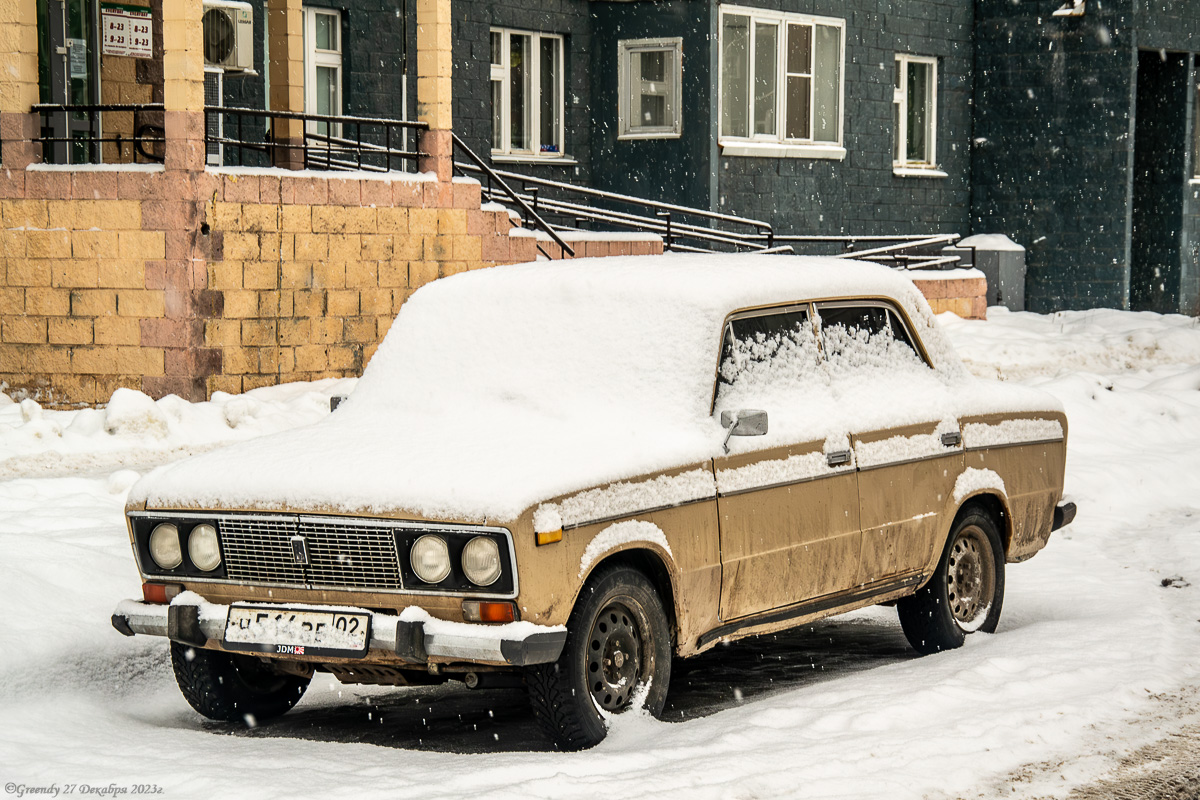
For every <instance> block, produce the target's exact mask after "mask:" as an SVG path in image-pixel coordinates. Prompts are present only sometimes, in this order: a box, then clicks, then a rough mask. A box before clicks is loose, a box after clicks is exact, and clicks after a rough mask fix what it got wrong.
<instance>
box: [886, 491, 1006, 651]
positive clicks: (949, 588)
mask: <svg viewBox="0 0 1200 800" xmlns="http://www.w3.org/2000/svg"><path fill="white" fill-rule="evenodd" d="M1003 604H1004V548H1003V546H1002V545H1001V544H1000V533H999V531H998V530H997V529H996V523H995V521H994V520H993V519H992V517H991V516H990V515H989V514H988V513H987V512H986V511H984V510H983V509H982V508H980V507H978V506H969V507H968V508H966V509H964V510H963V511H962V513H960V515H959V518H958V520H957V521H956V522H955V524H954V530H952V531H951V532H950V538H949V539H947V540H946V549H945V550H944V551H943V552H942V558H941V561H939V562H938V566H937V571H936V572H934V574H933V577H932V578H930V579H929V583H927V584H925V586H924V587H922V588H921V589H920V590H919V591H918V592H917V593H916V594H914V595H912V596H911V597H906V598H904V599H903V600H901V601H900V602H899V603H898V604H897V609H898V610H899V612H900V626H901V627H902V628H903V629H904V635H905V636H906V637H907V638H908V642H909V644H911V645H912V646H913V648H914V649H916V650H917V652H919V653H921V654H922V655H929V654H930V653H937V652H941V651H942V650H953V649H954V648H956V647H961V646H962V644H963V641H964V640H965V639H966V636H967V634H969V633H974V632H975V631H983V632H984V633H994V632H995V630H996V624H997V623H998V622H999V621H1000V609H1001V606H1002V605H1003Z"/></svg>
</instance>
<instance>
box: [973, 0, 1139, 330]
mask: <svg viewBox="0 0 1200 800" xmlns="http://www.w3.org/2000/svg"><path fill="white" fill-rule="evenodd" d="M1061 5H1062V3H1061V2H1060V1H1059V0H1025V2H1022V3H1019V4H1015V5H1014V4H1013V3H1011V2H1010V1H1009V0H978V2H977V7H976V72H975V75H976V78H975V80H976V96H975V108H976V114H975V137H976V143H977V146H976V150H975V159H974V170H973V202H972V229H973V231H975V232H996V233H1005V234H1008V235H1009V236H1010V237H1011V238H1013V239H1014V240H1016V241H1017V242H1019V243H1021V244H1023V245H1025V247H1026V264H1027V268H1028V274H1027V283H1026V294H1025V296H1026V302H1027V304H1028V307H1029V308H1030V309H1031V310H1036V311H1048V310H1053V309H1058V308H1091V307H1096V306H1115V307H1122V306H1124V305H1126V303H1127V300H1128V269H1129V224H1130V216H1129V200H1128V197H1129V190H1130V183H1129V180H1130V169H1131V162H1132V141H1131V130H1132V128H1131V126H1132V123H1133V119H1132V109H1131V105H1130V104H1131V97H1132V92H1133V88H1134V86H1133V81H1134V60H1133V59H1134V55H1133V53H1134V38H1135V37H1134V28H1133V25H1132V18H1133V15H1132V9H1131V8H1130V7H1129V0H1108V2H1105V3H1104V4H1103V6H1099V5H1095V4H1091V3H1089V8H1088V12H1087V16H1085V17H1082V18H1052V17H1051V13H1052V12H1053V11H1054V9H1056V8H1058V7H1059V6H1061Z"/></svg>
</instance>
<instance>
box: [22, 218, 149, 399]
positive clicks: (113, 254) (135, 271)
mask: <svg viewBox="0 0 1200 800" xmlns="http://www.w3.org/2000/svg"><path fill="white" fill-rule="evenodd" d="M141 224H142V220H141V203H139V202H135V201H126V200H96V201H80V202H66V201H55V200H23V199H17V200H0V254H2V257H0V382H4V383H7V384H8V386H9V387H10V389H26V390H27V391H28V392H29V393H30V394H32V395H33V396H34V397H36V398H37V399H39V400H42V401H44V402H48V403H52V404H57V403H66V404H71V403H98V402H103V401H104V400H106V399H108V397H109V396H110V395H111V394H112V393H113V391H114V390H115V389H117V388H118V387H120V386H128V387H133V388H138V389H140V388H142V386H143V378H144V377H146V376H161V375H162V374H163V371H164V353H163V350H162V349H161V348H150V347H143V346H142V344H141V338H140V334H139V326H140V322H141V320H143V319H148V318H157V317H162V316H163V315H164V313H165V297H164V294H165V293H164V292H163V291H161V290H158V291H153V290H147V289H145V288H144V287H145V266H144V265H145V262H146V260H150V259H161V258H163V249H164V234H163V233H162V232H161V231H143V230H141Z"/></svg>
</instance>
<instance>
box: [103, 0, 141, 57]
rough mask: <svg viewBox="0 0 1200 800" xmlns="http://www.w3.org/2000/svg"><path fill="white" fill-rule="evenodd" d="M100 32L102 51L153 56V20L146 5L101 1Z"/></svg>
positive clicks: (107, 54) (112, 53) (104, 52)
mask: <svg viewBox="0 0 1200 800" xmlns="http://www.w3.org/2000/svg"><path fill="white" fill-rule="evenodd" d="M100 32H101V36H100V52H101V53H103V54H104V55H106V56H131V57H133V58H152V57H153V56H154V23H153V21H152V20H151V17H150V9H149V8H146V7H145V6H127V5H119V4H117V3H103V4H101V6H100Z"/></svg>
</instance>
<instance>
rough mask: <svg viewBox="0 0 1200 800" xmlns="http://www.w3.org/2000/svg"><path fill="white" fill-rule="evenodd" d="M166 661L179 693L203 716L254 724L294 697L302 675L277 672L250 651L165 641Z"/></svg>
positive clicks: (305, 681)
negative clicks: (168, 658) (244, 653)
mask: <svg viewBox="0 0 1200 800" xmlns="http://www.w3.org/2000/svg"><path fill="white" fill-rule="evenodd" d="M171 666H172V667H173V668H174V670H175V681H176V683H178V684H179V690H180V691H181V692H183V696H184V698H185V699H186V700H187V701H188V703H189V704H190V705H191V706H192V708H194V709H196V710H197V711H199V712H200V713H201V714H203V715H204V716H206V717H208V718H209V719H215V720H220V721H222V722H245V723H246V724H247V725H254V724H256V723H257V722H259V721H261V720H266V719H271V718H272V717H278V716H280V715H281V714H284V713H286V712H287V711H288V710H290V709H291V707H292V706H294V705H296V703H298V702H299V701H300V698H301V697H302V696H303V695H304V690H305V689H307V688H308V682H309V679H308V678H302V677H300V676H298V675H281V674H279V673H277V672H275V671H273V670H272V669H270V667H268V666H267V665H266V664H263V663H262V662H261V661H260V660H259V659H257V658H254V657H253V656H241V655H234V654H233V653H225V652H222V651H218V650H203V649H201V648H199V647H189V646H188V645H186V644H180V643H178V642H171Z"/></svg>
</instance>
